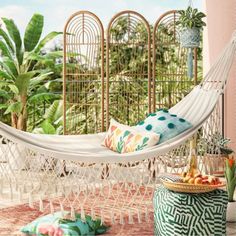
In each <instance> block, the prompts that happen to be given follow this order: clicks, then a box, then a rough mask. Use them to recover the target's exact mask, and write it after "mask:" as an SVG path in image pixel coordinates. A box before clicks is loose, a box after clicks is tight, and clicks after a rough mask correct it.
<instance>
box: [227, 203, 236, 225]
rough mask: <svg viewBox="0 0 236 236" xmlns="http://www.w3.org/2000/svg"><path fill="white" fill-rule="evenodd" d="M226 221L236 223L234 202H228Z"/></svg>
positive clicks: (235, 204)
mask: <svg viewBox="0 0 236 236" xmlns="http://www.w3.org/2000/svg"><path fill="white" fill-rule="evenodd" d="M226 221H227V222H236V201H234V202H228V206H227V213H226Z"/></svg>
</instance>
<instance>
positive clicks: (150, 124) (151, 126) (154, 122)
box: [136, 109, 192, 144]
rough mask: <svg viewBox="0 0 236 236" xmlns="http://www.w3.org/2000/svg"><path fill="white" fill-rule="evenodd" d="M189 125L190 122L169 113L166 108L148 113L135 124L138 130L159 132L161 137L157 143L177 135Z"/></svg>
mask: <svg viewBox="0 0 236 236" xmlns="http://www.w3.org/2000/svg"><path fill="white" fill-rule="evenodd" d="M191 127H192V124H191V123H190V122H188V121H187V120H185V119H183V118H181V117H178V116H177V115H175V114H170V113H169V111H168V110H166V109H160V110H158V111H157V112H155V113H150V114H149V115H148V117H147V118H146V119H145V120H143V121H140V122H139V123H138V124H137V126H136V128H137V129H138V130H140V131H144V130H145V131H152V132H155V133H157V134H160V135H161V137H160V141H159V143H158V144H160V143H163V142H165V141H167V140H169V139H171V138H173V137H175V136H177V135H178V134H180V133H182V132H184V131H185V130H187V129H189V128H191Z"/></svg>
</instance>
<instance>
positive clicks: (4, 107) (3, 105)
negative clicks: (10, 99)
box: [0, 103, 8, 110]
mask: <svg viewBox="0 0 236 236" xmlns="http://www.w3.org/2000/svg"><path fill="white" fill-rule="evenodd" d="M7 107H8V104H6V103H5V104H0V110H2V109H6V108H7Z"/></svg>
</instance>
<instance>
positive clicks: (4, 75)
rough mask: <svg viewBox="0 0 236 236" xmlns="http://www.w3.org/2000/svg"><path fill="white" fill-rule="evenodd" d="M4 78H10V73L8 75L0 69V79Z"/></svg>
mask: <svg viewBox="0 0 236 236" xmlns="http://www.w3.org/2000/svg"><path fill="white" fill-rule="evenodd" d="M3 78H4V79H6V80H12V77H11V75H9V74H8V73H7V72H5V71H3V70H0V79H3Z"/></svg>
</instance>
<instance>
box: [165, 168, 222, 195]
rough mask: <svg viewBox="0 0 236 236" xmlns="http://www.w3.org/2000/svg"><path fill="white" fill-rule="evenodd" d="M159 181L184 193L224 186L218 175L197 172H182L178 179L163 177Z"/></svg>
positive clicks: (202, 191) (170, 188)
mask: <svg viewBox="0 0 236 236" xmlns="http://www.w3.org/2000/svg"><path fill="white" fill-rule="evenodd" d="M161 181H162V183H163V185H164V186H165V187H166V188H168V189H169V190H172V191H176V192H184V193H206V192H211V191H213V190H215V189H217V188H220V187H224V186H225V183H223V182H222V181H220V179H219V178H218V177H215V176H211V175H202V174H201V173H199V172H197V173H194V174H193V173H190V172H183V173H182V174H180V175H178V181H176V178H175V181H171V179H170V178H163V179H161Z"/></svg>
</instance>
